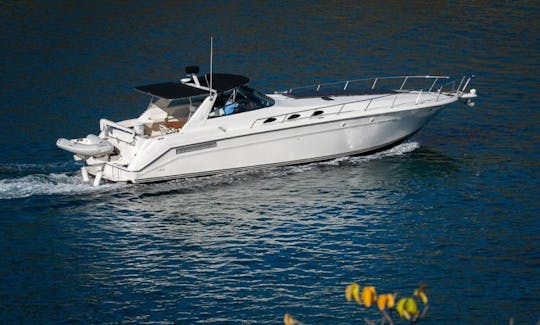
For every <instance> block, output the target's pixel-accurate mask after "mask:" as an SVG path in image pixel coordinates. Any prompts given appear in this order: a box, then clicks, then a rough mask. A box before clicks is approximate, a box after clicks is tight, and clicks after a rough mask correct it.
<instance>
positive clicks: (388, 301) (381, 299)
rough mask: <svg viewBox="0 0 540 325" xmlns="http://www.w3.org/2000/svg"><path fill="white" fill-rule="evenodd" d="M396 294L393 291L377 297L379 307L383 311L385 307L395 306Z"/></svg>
mask: <svg viewBox="0 0 540 325" xmlns="http://www.w3.org/2000/svg"><path fill="white" fill-rule="evenodd" d="M395 298H396V296H395V295H394V294H391V293H387V294H383V295H379V296H378V297H377V307H378V308H379V310H380V311H383V310H384V309H385V308H394V305H395Z"/></svg>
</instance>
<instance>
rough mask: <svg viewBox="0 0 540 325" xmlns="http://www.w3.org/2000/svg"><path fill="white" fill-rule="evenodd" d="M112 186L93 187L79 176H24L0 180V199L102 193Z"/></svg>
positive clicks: (60, 174)
mask: <svg viewBox="0 0 540 325" xmlns="http://www.w3.org/2000/svg"><path fill="white" fill-rule="evenodd" d="M111 186H112V184H104V185H102V186H98V187H93V186H92V183H91V182H90V183H84V182H83V181H82V178H81V176H80V175H78V174H76V173H73V174H67V173H51V174H34V175H26V176H23V177H19V178H7V179H0V199H17V198H23V197H29V196H33V195H54V194H81V193H90V192H96V191H103V190H107V189H109V188H111Z"/></svg>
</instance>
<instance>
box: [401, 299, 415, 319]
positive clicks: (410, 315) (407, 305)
mask: <svg viewBox="0 0 540 325" xmlns="http://www.w3.org/2000/svg"><path fill="white" fill-rule="evenodd" d="M396 310H397V312H398V315H399V317H401V318H405V319H406V320H409V321H410V320H415V319H416V318H417V317H418V315H419V313H418V305H417V304H416V300H414V298H412V297H409V298H401V299H399V301H398V303H397V305H396Z"/></svg>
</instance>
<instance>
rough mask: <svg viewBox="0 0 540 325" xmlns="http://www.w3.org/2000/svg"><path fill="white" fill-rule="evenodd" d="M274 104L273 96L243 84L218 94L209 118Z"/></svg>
mask: <svg viewBox="0 0 540 325" xmlns="http://www.w3.org/2000/svg"><path fill="white" fill-rule="evenodd" d="M272 105H274V100H273V99H272V98H270V97H268V96H266V95H264V94H263V93H261V92H259V91H257V90H255V89H253V88H251V87H248V86H246V85H243V86H240V87H237V88H233V89H230V90H227V91H225V92H222V93H220V94H218V98H217V99H216V101H215V102H214V107H213V109H212V110H211V111H210V114H209V115H208V118H214V117H220V116H226V115H233V114H238V113H244V112H249V111H253V110H257V109H261V108H265V107H269V106H272Z"/></svg>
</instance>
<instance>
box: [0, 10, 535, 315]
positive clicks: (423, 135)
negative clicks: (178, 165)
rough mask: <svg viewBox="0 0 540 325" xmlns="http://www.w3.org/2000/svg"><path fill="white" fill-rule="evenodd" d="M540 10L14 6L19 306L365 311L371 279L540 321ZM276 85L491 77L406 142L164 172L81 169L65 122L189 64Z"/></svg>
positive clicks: (435, 310)
mask: <svg viewBox="0 0 540 325" xmlns="http://www.w3.org/2000/svg"><path fill="white" fill-rule="evenodd" d="M539 17H540V6H539V5H538V2H534V1H531V2H526V1H517V2H514V1H512V2H500V3H493V2H484V1H474V2H465V3H457V4H453V3H452V4H446V3H442V2H441V3H438V2H417V1H408V2H403V3H401V4H399V3H396V2H393V1H374V2H366V3H360V2H347V1H333V2H318V1H313V2H297V1H292V2H287V3H282V2H267V1H264V2H263V1H261V2H249V1H215V2H194V1H193V2H177V1H165V2H153V1H131V2H119V3H118V4H111V3H108V2H97V3H96V2H79V3H75V2H67V1H66V2H61V1H51V2H33V1H30V2H28V1H19V2H1V3H0V24H1V33H0V40H1V52H0V58H1V60H0V65H1V66H0V67H1V69H0V71H1V74H2V78H1V80H2V81H1V86H0V90H1V92H0V106H1V114H0V147H1V148H2V150H1V155H0V279H1V280H0V322H1V323H5V324H17V323H37V324H47V323H50V324H63V323H69V324H77V323H83V324H85V323H160V324H168V323H178V324H194V323H245V324H279V323H281V322H282V318H283V315H284V314H285V313H286V312H288V313H291V314H292V315H294V316H295V317H296V318H297V319H300V320H302V321H303V322H304V323H306V324H353V323H354V324H360V323H362V322H363V318H364V317H369V318H372V319H375V318H378V315H377V313H375V312H373V311H369V312H366V311H365V310H362V309H359V308H357V307H356V306H354V305H353V304H351V303H349V304H347V303H346V302H345V299H344V296H343V290H344V288H345V286H346V285H347V284H349V283H350V282H352V281H358V282H359V283H360V284H362V285H365V284H372V285H375V286H377V288H378V289H379V290H380V291H387V292H398V293H400V294H402V295H407V294H409V293H411V292H412V290H414V288H415V287H416V286H417V285H418V283H419V282H421V281H422V282H424V283H426V284H427V285H428V287H429V291H428V295H429V297H430V304H431V307H430V310H429V312H428V317H427V318H426V319H425V320H424V323H425V324H507V323H508V320H509V319H510V318H514V319H515V323H516V324H535V323H536V321H537V320H538V319H539V318H540V219H539V212H540V203H539V198H540V197H539V194H540V182H539V176H540V152H539V144H540V132H539V126H538V123H539V121H540V113H539V112H540V111H539V106H540V105H539V104H540V95H539V92H538V87H539V81H538V80H539V79H538V74H539V72H540V69H539V66H540V64H539V58H540V44H539V39H540V32H539V29H538V26H540V21H539ZM210 36H214V45H215V57H214V60H215V61H214V68H215V71H219V72H229V73H239V74H245V75H248V76H249V77H250V78H251V80H252V82H251V85H253V86H255V87H256V88H259V89H261V90H264V91H273V90H276V89H283V88H287V87H291V86H301V85H304V84H311V83H314V82H319V81H332V80H341V79H347V78H362V77H374V76H378V75H396V74H397V75H403V74H450V75H461V74H468V73H473V74H476V75H477V76H478V78H477V79H475V80H474V82H473V85H472V86H473V87H475V88H477V89H478V94H479V95H480V98H479V99H478V100H477V105H476V107H474V108H469V107H467V106H464V105H460V104H455V105H453V106H450V107H449V108H448V109H447V110H445V111H444V112H443V113H442V114H441V115H439V116H438V117H437V118H436V119H435V120H433V121H432V122H431V123H430V124H429V125H428V126H427V127H426V128H425V129H423V130H422V131H421V132H420V133H419V134H418V135H417V136H415V138H414V139H412V140H411V141H409V142H406V143H404V144H402V145H400V146H398V147H396V148H393V149H391V150H389V151H386V152H382V153H378V154H376V155H373V156H368V157H354V158H347V159H341V160H337V161H332V162H328V163H320V164H311V165H305V166H300V167H286V168H277V169H267V170H260V171H256V172H247V173H235V174H227V175H218V176H213V177H207V178H198V179H188V180H179V181H173V182H166V183H159V184H149V185H122V184H108V185H105V186H102V187H100V188H98V189H95V188H92V187H90V186H88V185H86V184H84V183H82V181H81V180H80V175H79V171H78V170H79V167H80V166H79V165H78V164H76V163H75V162H73V161H72V160H71V156H70V155H69V154H67V153H65V152H62V151H60V150H58V149H56V147H55V145H54V143H55V141H56V139H57V138H58V137H67V138H72V137H79V136H85V135H86V134H88V133H95V132H97V130H98V121H99V119H100V118H102V117H105V118H108V119H111V120H120V119H126V118H130V117H135V116H137V115H138V114H140V113H141V112H142V110H143V109H144V107H145V104H146V101H147V98H146V97H145V96H141V95H140V94H137V93H135V92H134V91H132V87H133V86H136V85H140V84H145V83H151V82H159V81H168V80H176V79H178V78H179V77H181V76H182V75H183V67H184V66H185V65H191V64H199V65H201V67H202V70H203V71H208V56H209V53H208V52H209V41H210Z"/></svg>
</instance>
